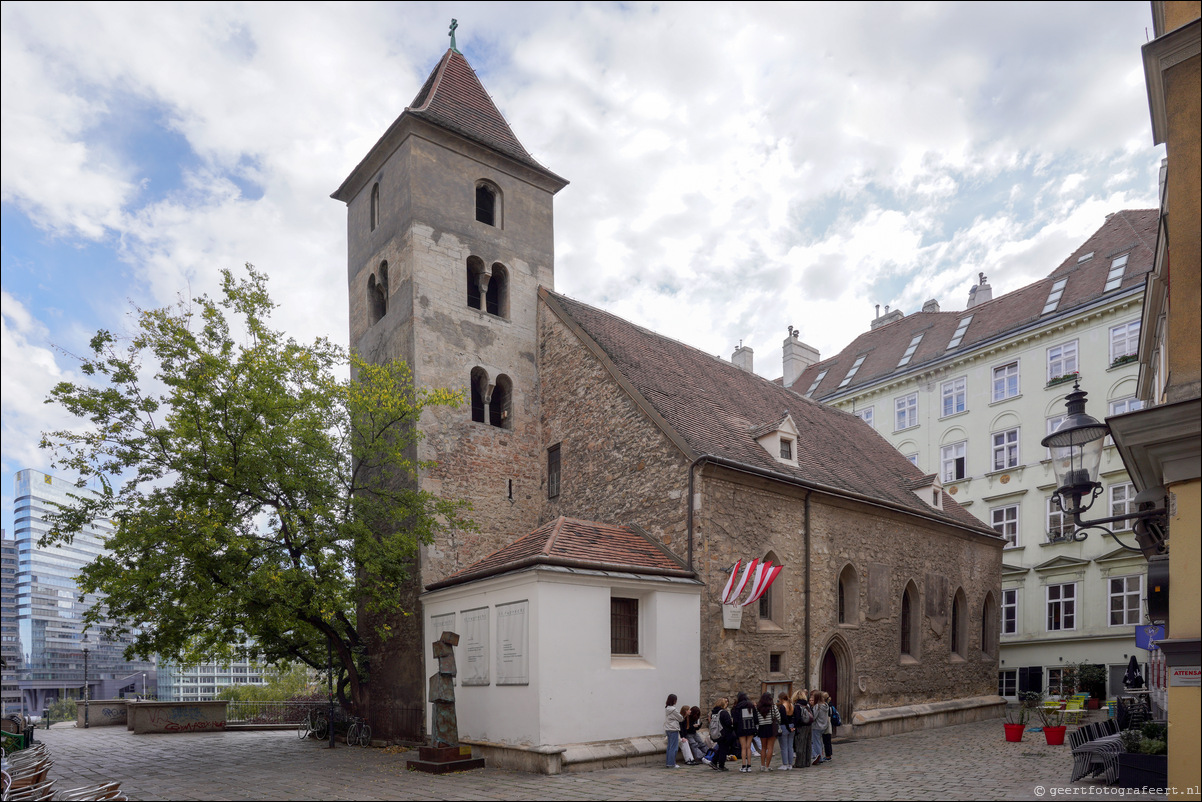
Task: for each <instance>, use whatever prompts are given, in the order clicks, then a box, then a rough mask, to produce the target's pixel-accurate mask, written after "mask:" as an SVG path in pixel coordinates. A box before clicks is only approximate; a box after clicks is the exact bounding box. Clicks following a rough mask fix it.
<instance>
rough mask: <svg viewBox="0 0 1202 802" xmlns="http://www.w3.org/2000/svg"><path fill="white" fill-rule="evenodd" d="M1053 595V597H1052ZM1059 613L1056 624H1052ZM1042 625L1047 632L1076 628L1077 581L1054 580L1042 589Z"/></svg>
mask: <svg viewBox="0 0 1202 802" xmlns="http://www.w3.org/2000/svg"><path fill="white" fill-rule="evenodd" d="M1053 596H1055V598H1053ZM1057 613H1058V614H1059V615H1058V617H1059V622H1058V626H1053V623H1055V622H1056V618H1057ZM1044 618H1045V620H1044V626H1045V628H1046V630H1047V631H1048V632H1075V631H1076V629H1077V583H1076V582H1056V583H1051V584H1049V585H1048V586H1047V587H1046V588H1045V589H1044Z"/></svg>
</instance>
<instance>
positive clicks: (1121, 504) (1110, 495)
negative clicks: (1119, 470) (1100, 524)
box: [1106, 482, 1135, 532]
mask: <svg viewBox="0 0 1202 802" xmlns="http://www.w3.org/2000/svg"><path fill="white" fill-rule="evenodd" d="M1106 498H1107V499H1108V500H1109V501H1110V514H1111V515H1112V516H1117V515H1130V514H1131V513H1133V512H1135V485H1133V484H1132V483H1131V482H1119V483H1117V484H1113V485H1111V486H1110V487H1109V488H1107V490H1106ZM1133 523H1134V522H1133V521H1115V522H1114V523H1112V524H1111V525H1110V528H1111V530H1112V531H1115V532H1123V531H1127V530H1129V529H1131V526H1132V524H1133Z"/></svg>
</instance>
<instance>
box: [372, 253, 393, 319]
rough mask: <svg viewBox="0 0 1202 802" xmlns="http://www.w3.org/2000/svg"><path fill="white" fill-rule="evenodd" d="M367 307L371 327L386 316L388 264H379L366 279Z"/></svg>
mask: <svg viewBox="0 0 1202 802" xmlns="http://www.w3.org/2000/svg"><path fill="white" fill-rule="evenodd" d="M377 276H378V278H377ZM367 306H368V310H369V311H370V314H371V323H372V325H373V326H374V325H375V324H376V323H379V322H380V320H381V319H382V318H383V317H384V315H386V314H388V262H381V263H380V268H379V270H378V271H377V272H376V273H372V274H371V275H370V276H369V277H368V279H367Z"/></svg>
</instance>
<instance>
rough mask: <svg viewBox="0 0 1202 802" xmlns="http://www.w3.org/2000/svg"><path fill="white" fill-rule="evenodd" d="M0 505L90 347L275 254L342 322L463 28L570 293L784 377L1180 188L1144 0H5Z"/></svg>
mask: <svg viewBox="0 0 1202 802" xmlns="http://www.w3.org/2000/svg"><path fill="white" fill-rule="evenodd" d="M2 8H3V10H2V12H0V13H2V14H3V32H2V33H3V64H2V70H0V75H2V81H3V86H2V93H0V103H2V104H3V118H2V119H3V123H2V124H3V138H2V145H3V164H2V184H3V236H2V241H0V249H2V256H3V372H2V373H0V376H2V381H3V437H2V443H3V453H2V455H0V461H2V466H0V467H2V471H3V473H2V475H0V482H2V483H3V484H2V494H3V500H2V503H3V521H4V525H5V528H6V529H8V531H9V532H11V531H12V529H11V523H12V487H13V483H12V479H13V473H14V471H16V470H18V469H20V468H23V467H34V468H39V469H43V470H44V469H47V468H48V466H49V457H48V455H46V454H44V453H41V452H40V451H39V450H38V448H37V443H38V434H39V432H40V431H42V430H45V429H48V428H52V427H57V426H60V425H64V424H67V423H69V421H67V420H66V419H64V418H63V417H62V416H61V415H59V414H58V413H56V412H55V410H54V409H53V408H50V407H47V406H46V405H44V404H43V403H42V402H43V400H44V399H45V397H46V395H47V393H48V391H49V389H50V387H51V386H52V385H53V384H54V383H55V382H56V381H59V380H61V379H63V378H74V377H75V376H76V374H75V372H74V367H73V362H72V360H71V359H70V358H69V357H67V356H64V355H63V353H61V352H60V351H59V350H57V349H61V350H62V351H65V352H68V353H70V352H74V353H82V352H83V351H84V350H85V347H86V343H87V340H88V338H89V337H90V336H91V334H92V333H93V332H95V330H96V329H98V328H101V327H105V328H117V329H120V328H123V327H126V325H127V323H126V318H125V315H126V312H127V311H128V309H129V308H130V304H131V303H135V304H138V305H142V306H148V305H164V304H167V303H170V302H172V301H173V300H175V299H176V298H177V297H178V296H179V295H180V294H181V293H183V294H197V293H200V292H212V291H213V290H214V288H215V287H216V282H217V277H218V271H219V270H220V269H221V268H223V267H235V268H236V267H238V266H240V265H241V264H242V263H244V262H252V263H254V264H255V265H257V266H258V267H259V268H260V269H261V270H263V271H264V272H266V273H267V274H268V275H269V276H270V277H271V284H270V288H271V291H272V293H273V296H274V298H275V299H276V301H277V302H279V303H280V305H281V308H280V310H279V312H278V314H277V317H276V323H277V325H278V326H279V327H281V328H284V329H286V330H288V331H290V332H291V333H293V334H295V335H296V336H297V337H298V338H301V339H305V340H308V339H311V338H313V337H315V336H319V335H324V336H329V337H331V338H333V339H334V340H336V341H339V342H343V343H345V342H346V340H347V304H346V300H345V296H346V281H345V271H346V265H345V255H346V242H345V207H344V206H343V205H342V204H340V203H338V202H336V201H334V200H331V199H330V198H329V197H328V196H329V194H330V193H331V192H332V191H333V190H334V189H335V188H337V186H338V185H339V184H340V183H341V181H342V179H343V178H345V177H346V175H347V174H348V173H349V172H350V170H351V168H353V167H354V166H355V164H356V163H357V162H358V161H359V159H360V158H361V157H362V156H363V155H364V154H365V153H366V151H367V149H368V148H369V147H370V146H371V145H372V144H373V143H374V142H375V141H376V139H377V138H378V137H379V136H380V134H381V133H383V131H384V130H385V129H386V128H387V126H388V125H389V124H390V123H391V122H392V121H393V119H395V118H396V116H397V115H398V114H400V112H401V111H402V110H403V109H404V108H405V106H406V105H407V104H408V103H409V102H410V101H411V100H412V99H413V97H414V95H415V94H416V93H417V90H418V88H419V87H420V86H421V83H422V81H423V80H424V79H425V77H426V75H427V74H428V73H429V72H430V70H431V69H432V68H433V67H434V65H435V64H436V63H437V61H438V59H439V57H440V56H441V55H442V53H443V51H444V50H445V49H446V47H447V45H448V42H449V40H448V39H447V25H448V23H449V21H450V19H451V17H456V18H458V20H459V29H458V44H459V49H460V50H461V51H462V52H463V53H464V55H465V56H466V57H467V59H468V61H469V62H470V63H471V64H472V65H473V67H475V69H476V71H477V73H478V74H479V76H480V78H481V80H482V81H483V83H484V85H485V87H486V88H487V89H488V90H489V91H490V92H491V94H492V96H493V98H494V100H495V101H496V103H497V105H498V107H499V108H500V109H501V111H502V112H503V113H504V114H505V116H506V117H507V119H508V120H509V122H510V124H511V126H512V128H513V130H514V132H515V133H516V134H517V136H518V138H519V139H520V140H521V141H522V142H523V144H525V146H526V148H527V149H528V150H529V151H530V152H531V153H532V154H533V155H534V156H535V158H537V159H538V160H539V161H540V162H542V163H543V164H544V165H546V166H547V167H548V168H550V169H551V170H553V171H555V172H557V173H558V174H560V175H562V176H564V177H565V178H568V179H569V180H570V181H571V182H572V183H571V185H570V186H568V187H567V188H566V189H565V190H563V191H562V192H561V193H560V194H559V195H558V197H557V199H556V216H555V217H556V219H555V222H556V250H557V259H556V265H555V267H556V277H555V282H556V289H558V290H559V291H561V292H564V293H566V294H568V295H571V296H573V297H575V298H578V299H581V300H583V301H586V302H588V303H592V304H595V305H597V306H601V307H603V308H606V309H609V310H611V311H613V312H616V313H617V314H620V315H623V316H625V317H627V318H629V319H631V320H633V321H635V322H637V323H639V324H641V325H644V326H647V327H649V328H652V329H654V330H657V331H659V332H662V333H664V334H667V335H669V336H671V337H674V338H676V339H679V340H682V341H684V342H687V343H690V344H693V345H696V346H698V347H700V348H702V349H704V350H706V351H709V352H711V353H714V354H722V355H723V356H724V357H729V356H730V353H731V351H732V350H733V348H734V347H735V346H736V345H737V344H738V343H739V341H740V340H742V341H743V342H744V343H745V344H747V345H750V346H752V347H753V348H754V349H755V352H756V370H757V372H759V373H761V374H762V375H764V376H767V377H770V378H771V377H776V376H779V375H780V372H781V361H780V346H781V342H782V340H783V339H784V337H785V335H786V329H787V327H788V326H789V325H793V326H796V327H797V328H798V329H800V331H801V337H802V339H803V340H804V341H806V342H808V343H810V344H812V345H814V346H815V347H817V348H819V349H820V351H821V352H822V354H823V355H824V356H827V355H830V354H833V353H835V352H837V351H838V350H840V349H841V348H842V347H843V346H844V345H845V344H846V343H847V342H848V341H849V340H851V339H852V338H853V337H854V336H855V335H856V334H858V333H859V332H861V331H862V330H864V329H865V328H866V327H867V326H868V323H869V321H870V320H871V318H872V316H873V314H874V304H878V303H879V304H882V305H884V304H889V305H891V306H892V307H893V308H901V309H902V310H904V311H905V312H907V313H909V312H913V311H916V310H917V309H918V308H920V307H921V305H922V302H923V301H924V300H926V299H927V298H936V299H938V300H939V302H940V303H941V304H942V308H943V309H944V310H954V309H962V308H963V307H964V302H965V301H966V299H967V297H968V290H969V287H970V286H971V285H972V284H973V279H974V278H975V276H976V274H977V272H978V271H984V272H986V273H987V275H988V276H989V279H990V282H991V283H992V284H993V286H994V288H995V295H996V294H997V293H999V292H1006V291H1008V290H1011V289H1015V288H1017V287H1020V286H1022V285H1024V284H1026V283H1028V282H1030V281H1032V280H1034V279H1036V278H1039V277H1041V276H1043V275H1046V274H1047V273H1049V272H1051V270H1052V269H1054V268H1055V267H1056V265H1057V264H1059V262H1060V261H1061V260H1062V259H1064V258H1065V257H1066V256H1067V255H1068V254H1069V253H1070V252H1071V251H1072V250H1073V249H1074V248H1075V246H1076V245H1077V244H1079V243H1080V242H1081V241H1082V240H1083V239H1085V238H1086V237H1087V236H1088V235H1089V234H1091V233H1092V232H1093V231H1094V230H1095V229H1097V228H1098V227H1099V226H1100V225H1101V224H1102V222H1103V220H1104V217H1105V215H1106V213H1108V212H1112V211H1117V210H1119V209H1124V208H1150V207H1154V206H1155V205H1156V176H1157V169H1158V165H1159V161H1160V158H1161V156H1162V155H1163V154H1162V152H1161V149H1160V148H1156V147H1153V145H1152V139H1151V133H1150V124H1149V118H1148V108H1147V96H1146V90H1145V87H1144V78H1143V69H1142V63H1141V60H1140V46H1141V45H1142V44H1143V43H1144V42H1145V41H1147V37H1148V30H1149V29H1150V27H1151V14H1150V10H1149V6H1148V4H1147V3H1146V2H1122V3H1091V4H1089V5H1088V6H1084V5H1083V4H1078V3H1032V4H1021V5H1020V4H1008V3H1005V4H995V3H964V4H954V3H917V4H884V3H881V4H857V3H837V4H836V3H821V4H813V5H810V4H798V5H777V4H758V3H740V4H737V5H736V4H733V3H701V4H698V3H687V4H686V3H680V4H677V3H662V4H637V3H636V4H629V3H623V4H595V3H583V4H575V3H573V4H568V3H562V4H561V3H554V4H522V3H516V4H503V3H488V4H476V3H396V2H393V3H381V4H368V3H362V4H359V3H354V4H352V3H339V4H330V5H324V4H308V3H271V4H255V3H237V4H220V3H204V4H188V5H176V4H172V3H154V4H150V3H136V4H121V3H95V4H84V5H68V4H50V3H36V4H24V3H16V2H5V3H4V4H3V7H2Z"/></svg>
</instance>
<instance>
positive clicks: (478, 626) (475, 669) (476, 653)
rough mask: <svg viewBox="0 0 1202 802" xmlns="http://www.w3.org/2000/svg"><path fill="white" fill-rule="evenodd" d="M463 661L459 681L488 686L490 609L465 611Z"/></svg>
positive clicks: (466, 683) (464, 683)
mask: <svg viewBox="0 0 1202 802" xmlns="http://www.w3.org/2000/svg"><path fill="white" fill-rule="evenodd" d="M462 635H463V640H462V641H461V644H462V651H461V652H460V653H461V654H462V655H463V661H462V662H461V663H460V665H459V680H460V682H461V683H462V684H463V685H487V684H488V608H487V607H481V608H479V609H477V610H464V611H463V633H462Z"/></svg>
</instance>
